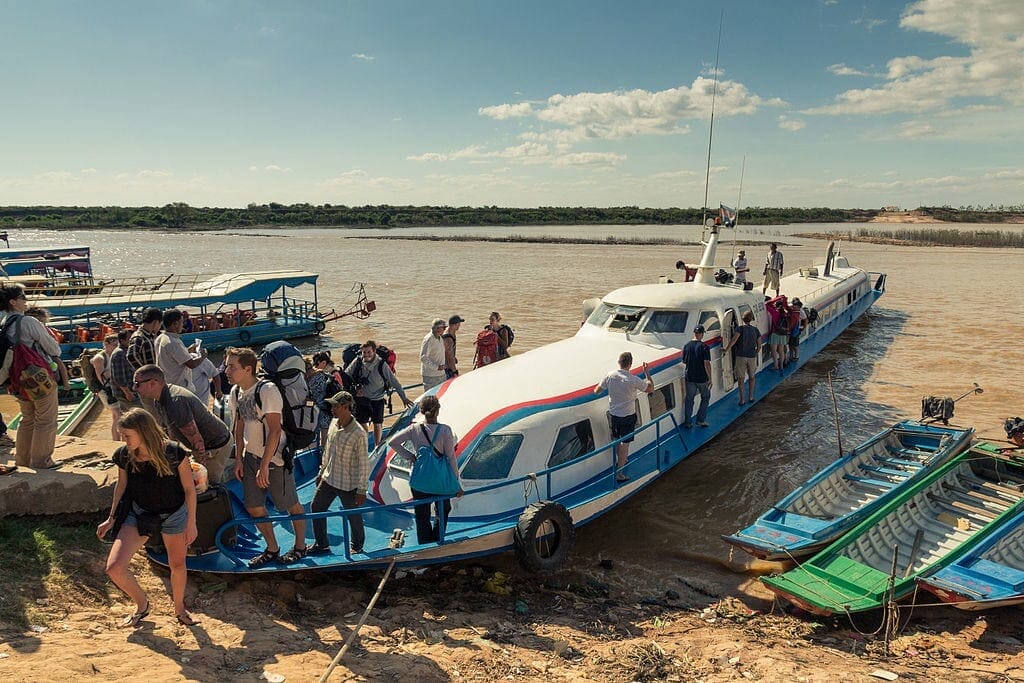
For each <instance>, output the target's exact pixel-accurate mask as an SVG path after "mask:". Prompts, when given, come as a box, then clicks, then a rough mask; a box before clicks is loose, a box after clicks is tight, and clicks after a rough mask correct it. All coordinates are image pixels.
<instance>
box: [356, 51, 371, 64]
mask: <svg viewBox="0 0 1024 683" xmlns="http://www.w3.org/2000/svg"><path fill="white" fill-rule="evenodd" d="M352 56H353V57H354V58H356V59H358V60H359V61H361V62H372V61H373V60H375V59H377V58H376V57H373V56H371V55H368V54H364V53H362V52H355V53H353V54H352Z"/></svg>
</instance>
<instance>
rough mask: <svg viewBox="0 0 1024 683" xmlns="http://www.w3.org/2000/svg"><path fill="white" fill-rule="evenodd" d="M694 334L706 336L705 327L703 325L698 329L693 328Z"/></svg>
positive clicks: (698, 326)
mask: <svg viewBox="0 0 1024 683" xmlns="http://www.w3.org/2000/svg"><path fill="white" fill-rule="evenodd" d="M693 333H694V334H704V326H703V325H697V327H695V328H693Z"/></svg>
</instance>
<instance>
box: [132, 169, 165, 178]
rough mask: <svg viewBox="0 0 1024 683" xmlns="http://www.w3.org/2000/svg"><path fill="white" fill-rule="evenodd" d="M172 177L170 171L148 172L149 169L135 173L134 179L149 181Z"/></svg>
mask: <svg viewBox="0 0 1024 683" xmlns="http://www.w3.org/2000/svg"><path fill="white" fill-rule="evenodd" d="M173 175H174V174H173V173H171V172H170V171H162V170H156V171H153V170H150V169H143V170H141V171H139V172H138V173H136V174H135V177H136V178H139V179H140V180H146V179H149V178H170V177H171V176H173Z"/></svg>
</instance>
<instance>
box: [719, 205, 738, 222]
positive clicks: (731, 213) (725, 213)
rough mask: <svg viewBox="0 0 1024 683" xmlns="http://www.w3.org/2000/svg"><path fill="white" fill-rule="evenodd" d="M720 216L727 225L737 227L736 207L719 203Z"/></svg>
mask: <svg viewBox="0 0 1024 683" xmlns="http://www.w3.org/2000/svg"><path fill="white" fill-rule="evenodd" d="M718 218H719V220H720V221H721V223H722V225H724V226H725V227H727V228H733V227H736V209H733V208H731V207H728V206H726V205H725V204H719V205H718Z"/></svg>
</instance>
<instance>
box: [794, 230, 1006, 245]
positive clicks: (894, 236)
mask: <svg viewBox="0 0 1024 683" xmlns="http://www.w3.org/2000/svg"><path fill="white" fill-rule="evenodd" d="M794 237H811V238H817V239H843V240H847V241H849V242H873V243H875V244H908V245H914V246H924V247H994V248H1007V247H1010V248H1018V249H1021V248H1024V232H1015V231H1012V230H956V229H952V228H860V229H858V230H847V231H845V232H829V233H801V234H797V235H794Z"/></svg>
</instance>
